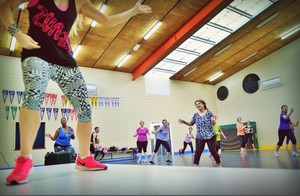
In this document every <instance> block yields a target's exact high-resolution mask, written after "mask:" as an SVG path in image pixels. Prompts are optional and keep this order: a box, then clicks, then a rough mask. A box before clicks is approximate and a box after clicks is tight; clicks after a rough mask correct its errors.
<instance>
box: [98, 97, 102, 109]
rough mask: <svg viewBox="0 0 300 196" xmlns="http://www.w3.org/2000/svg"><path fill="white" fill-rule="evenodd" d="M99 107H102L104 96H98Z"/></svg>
mask: <svg viewBox="0 0 300 196" xmlns="http://www.w3.org/2000/svg"><path fill="white" fill-rule="evenodd" d="M98 107H102V97H99V98H98Z"/></svg>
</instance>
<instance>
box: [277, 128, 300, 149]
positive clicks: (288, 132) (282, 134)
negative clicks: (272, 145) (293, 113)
mask: <svg viewBox="0 0 300 196" xmlns="http://www.w3.org/2000/svg"><path fill="white" fill-rule="evenodd" d="M286 136H288V137H289V138H290V140H291V141H292V144H294V145H296V144H297V140H296V137H295V135H294V134H293V132H292V130H291V129H279V130H278V138H279V140H278V142H277V145H278V146H282V143H283V140H284V138H285V137H286Z"/></svg>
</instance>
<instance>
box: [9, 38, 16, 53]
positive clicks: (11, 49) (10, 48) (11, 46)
mask: <svg viewBox="0 0 300 196" xmlns="http://www.w3.org/2000/svg"><path fill="white" fill-rule="evenodd" d="M16 41H17V40H16V38H15V37H14V36H12V37H11V42H10V46H9V50H10V51H14V50H15V46H16Z"/></svg>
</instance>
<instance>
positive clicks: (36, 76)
mask: <svg viewBox="0 0 300 196" xmlns="http://www.w3.org/2000/svg"><path fill="white" fill-rule="evenodd" d="M22 71H23V80H24V85H25V97H24V101H23V104H22V107H23V108H26V109H31V110H40V106H41V104H42V103H43V100H44V96H45V91H46V88H47V84H48V82H49V80H53V81H54V82H56V83H57V84H58V86H59V87H60V89H61V90H62V92H63V93H64V94H65V95H66V96H67V98H68V99H69V100H70V102H71V104H72V105H73V107H74V109H75V111H76V113H77V117H78V121H79V122H91V116H92V112H91V106H90V103H89V101H88V95H87V87H86V84H85V81H84V79H83V77H82V74H81V72H80V70H79V68H78V67H73V68H70V67H63V66H59V65H56V64H52V63H48V62H46V61H44V60H42V59H40V58H37V57H29V58H26V59H25V60H24V61H23V62H22Z"/></svg>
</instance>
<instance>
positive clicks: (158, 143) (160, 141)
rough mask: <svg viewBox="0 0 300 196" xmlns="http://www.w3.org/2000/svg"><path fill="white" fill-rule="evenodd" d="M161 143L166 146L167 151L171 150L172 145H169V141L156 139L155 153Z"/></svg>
mask: <svg viewBox="0 0 300 196" xmlns="http://www.w3.org/2000/svg"><path fill="white" fill-rule="evenodd" d="M160 145H163V147H165V149H166V150H167V152H171V148H170V145H169V143H168V142H167V141H163V140H160V139H156V143H155V149H154V153H157V151H158V149H159V147H160Z"/></svg>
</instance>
